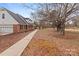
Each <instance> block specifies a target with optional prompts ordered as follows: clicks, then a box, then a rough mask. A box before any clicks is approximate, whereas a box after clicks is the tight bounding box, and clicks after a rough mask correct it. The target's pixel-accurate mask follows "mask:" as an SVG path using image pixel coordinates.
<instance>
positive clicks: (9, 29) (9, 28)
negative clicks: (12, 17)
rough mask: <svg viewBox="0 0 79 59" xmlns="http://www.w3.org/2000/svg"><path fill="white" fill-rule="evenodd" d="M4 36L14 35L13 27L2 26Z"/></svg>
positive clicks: (1, 30) (1, 31)
mask: <svg viewBox="0 0 79 59" xmlns="http://www.w3.org/2000/svg"><path fill="white" fill-rule="evenodd" d="M0 33H2V35H5V34H10V33H13V25H0Z"/></svg>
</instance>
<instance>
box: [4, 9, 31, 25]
mask: <svg viewBox="0 0 79 59" xmlns="http://www.w3.org/2000/svg"><path fill="white" fill-rule="evenodd" d="M5 10H6V11H7V12H8V13H9V14H10V15H11V16H12V17H13V18H14V19H15V20H16V21H17V22H18V23H19V24H21V25H28V24H29V23H28V22H27V21H26V20H25V18H24V17H23V16H21V15H19V14H15V13H13V12H11V11H9V10H7V9H5Z"/></svg>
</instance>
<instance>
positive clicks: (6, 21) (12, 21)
mask: <svg viewBox="0 0 79 59" xmlns="http://www.w3.org/2000/svg"><path fill="white" fill-rule="evenodd" d="M3 13H4V14H5V18H4V19H2V14H3ZM0 24H18V22H17V21H16V20H15V19H14V18H13V17H12V16H11V15H10V14H9V13H8V12H7V11H5V10H4V11H2V10H0Z"/></svg>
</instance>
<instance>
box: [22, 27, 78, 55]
mask: <svg viewBox="0 0 79 59" xmlns="http://www.w3.org/2000/svg"><path fill="white" fill-rule="evenodd" d="M25 55H29V56H52V55H53V56H58V55H59V56H60V55H62V56H63V55H68V56H70V55H79V32H74V31H68V30H67V31H66V35H65V36H62V35H60V34H59V33H57V32H56V31H55V30H54V29H52V28H48V29H43V30H39V31H38V32H37V33H36V34H35V36H34V37H33V39H32V41H31V42H30V43H29V45H28V46H27V47H26V48H25V50H24V51H23V53H22V56H25Z"/></svg>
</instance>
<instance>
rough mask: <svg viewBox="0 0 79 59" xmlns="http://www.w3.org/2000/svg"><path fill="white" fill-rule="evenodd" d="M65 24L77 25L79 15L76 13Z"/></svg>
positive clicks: (78, 25) (78, 24) (78, 23)
mask: <svg viewBox="0 0 79 59" xmlns="http://www.w3.org/2000/svg"><path fill="white" fill-rule="evenodd" d="M66 25H67V26H71V27H79V16H78V15H77V16H73V17H71V18H70V19H69V21H68V22H67V24H66Z"/></svg>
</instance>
